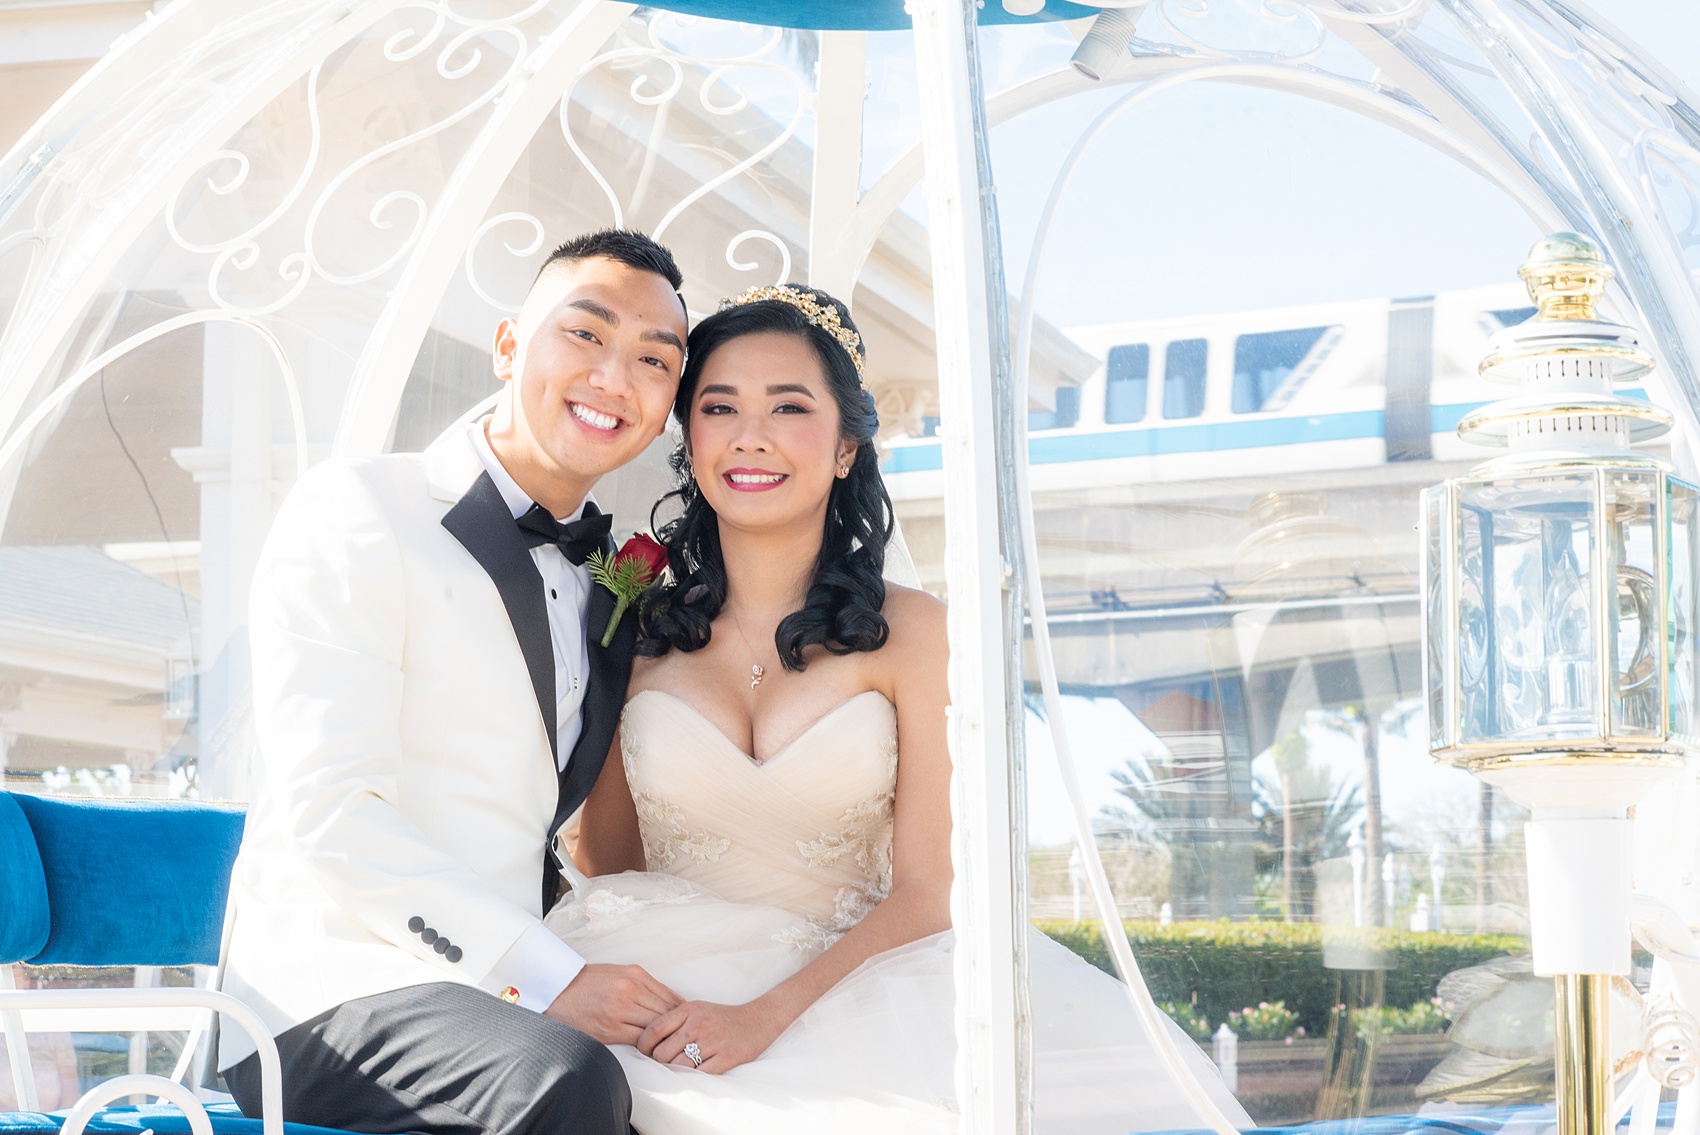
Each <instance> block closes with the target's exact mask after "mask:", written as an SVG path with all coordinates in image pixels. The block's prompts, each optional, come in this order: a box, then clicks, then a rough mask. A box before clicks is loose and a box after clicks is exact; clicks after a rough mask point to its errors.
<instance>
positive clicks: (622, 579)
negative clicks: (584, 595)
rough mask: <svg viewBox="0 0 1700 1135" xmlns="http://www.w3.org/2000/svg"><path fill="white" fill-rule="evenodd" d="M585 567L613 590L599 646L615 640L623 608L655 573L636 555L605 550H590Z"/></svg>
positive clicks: (598, 580) (630, 602)
mask: <svg viewBox="0 0 1700 1135" xmlns="http://www.w3.org/2000/svg"><path fill="white" fill-rule="evenodd" d="M584 566H585V567H587V568H589V569H590V578H591V579H593V580H595V581H596V582H597V583H600V584H601V585H602V586H603V587H606V588H607V589H608V590H609V591H612V592H613V593H614V613H613V614H612V615H611V616H609V618H608V629H607V630H605V631H603V632H602V645H603V646H604V647H606V646H607V645H608V644H609V643H611V642H613V641H614V631H615V628H617V627H618V626H619V625H620V619H621V617H622V616H624V615H625V613H626V608H628V607H630V606H631V605H632V604H633V603H635V602H637V599H638V596H640V595H642V594H643V593H644V589H645V588H647V587H648V586H649V585H650V584H651V583H653V582H654V581H655V572H654V571H652V570H651V569H650V567H649V565H648V564H646V563H644V562H643V561H642V560H639V559H638V558H636V557H635V556H619V555H613V556H610V555H608V554H607V553H605V552H592V553H590V557H589V558H588V559H587V560H585V561H584Z"/></svg>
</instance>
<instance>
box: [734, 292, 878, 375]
mask: <svg viewBox="0 0 1700 1135" xmlns="http://www.w3.org/2000/svg"><path fill="white" fill-rule="evenodd" d="M763 300H778V301H779V302H780V303H787V304H790V305H791V306H792V307H794V308H796V309H797V310H798V311H800V312H802V313H803V318H804V319H807V320H808V321H809V323H810V324H812V325H813V326H815V327H819V328H820V329H821V330H822V331H825V332H826V333H827V334H828V335H831V336H832V338H833V340H834V341H835V342H837V344H838V345H839V346H840V347H843V348H844V353H845V354H847V355H849V356H850V361H851V362H852V363H855V364H856V377H857V378H858V379H860V380H861V382H862V384H863V385H864V386H865V385H867V381H868V376H867V373H866V372H865V371H864V370H863V369H862V337H861V336H860V335H858V334H856V333H855V332H854V331H852V330H850V328H848V327H846V326H844V324H843V322H842V321H840V319H839V318H838V309H837V308H835V307H828V306H827V305H825V304H823V303H820V302H819V301H818V300H816V299H815V297H813V296H811V295H809V294H808V293H807V292H804V291H800V290H799V289H797V288H793V287H790V286H789V285H786V284H779V285H772V284H770V285H768V286H767V287H763V288H751V289H750V290H749V291H747V292H745V293H744V294H743V295H741V296H739V297H737V298H736V299H729V300H721V301H720V310H721V311H725V310H726V309H727V308H732V307H743V306H744V305H745V304H747V303H760V302H762V301H763Z"/></svg>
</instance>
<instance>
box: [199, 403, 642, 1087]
mask: <svg viewBox="0 0 1700 1135" xmlns="http://www.w3.org/2000/svg"><path fill="white" fill-rule="evenodd" d="M609 546H610V547H612V544H611V542H610V545H609ZM612 608H613V599H612V596H611V594H610V593H609V592H608V591H607V590H606V589H605V588H601V587H593V588H592V590H591V598H590V601H589V605H588V611H587V613H586V618H585V626H586V628H589V629H592V630H594V631H595V632H596V633H592V634H590V636H589V639H590V642H589V652H590V662H591V665H590V674H589V685H588V687H587V689H586V693H585V699H584V708H583V711H582V712H583V714H584V719H583V732H582V734H581V736H580V738H579V741H578V743H577V745H575V747H574V749H573V753H572V759H571V760H570V762H569V763H568V765H567V770H566V772H565V773H564V774H561V775H557V773H556V759H555V754H554V744H555V674H554V656H553V652H552V648H551V645H550V640H549V624H548V615H547V612H546V609H545V605H544V599H543V583H542V579H541V577H539V575H538V573H537V569H536V566H535V563H534V562H533V560H532V557H531V553H530V550H529V547H528V545H527V544H526V542H525V540H524V537H523V535H522V534H521V532H520V530H519V528H518V527H517V526H516V525H515V524H514V521H513V516H512V514H511V513H510V512H509V511H508V507H507V505H506V504H505V503H504V502H503V500H502V498H501V495H500V493H499V492H498V491H497V490H496V487H495V485H494V484H493V483H492V482H491V481H490V478H489V475H488V474H487V473H485V471H484V468H483V466H482V464H481V463H480V462H479V459H478V455H477V453H476V451H475V450H474V449H473V447H472V443H471V442H470V440H468V438H467V437H466V435H465V426H464V425H461V426H457V427H455V428H454V429H451V430H450V431H449V432H448V433H446V434H444V435H443V436H442V437H441V438H439V439H437V441H436V442H434V443H433V444H432V445H431V447H430V448H429V449H428V450H427V451H426V452H425V453H423V454H395V455H390V456H385V457H377V458H371V459H367V460H360V461H329V462H326V463H324V464H322V465H319V466H317V467H316V468H314V469H313V470H311V471H310V472H309V473H308V474H307V475H306V476H305V477H303V478H302V479H301V482H300V483H299V484H298V485H297V486H296V487H295V489H294V490H293V491H292V492H291V493H290V495H289V497H288V499H287V500H286V501H285V502H284V505H283V508H282V509H281V511H280V512H279V514H278V518H277V521H276V523H275V524H274V525H273V527H272V530H271V534H270V535H269V537H268V538H267V540H266V545H265V549H264V551H263V552H262V553H261V556H260V562H259V565H258V568H257V570H256V574H255V579H254V590H253V604H252V610H251V616H250V623H249V628H250V634H251V642H252V651H253V675H254V726H255V735H256V745H257V755H256V758H255V759H256V762H257V764H256V769H255V773H256V776H255V781H256V785H257V789H256V792H255V799H254V802H253V807H252V809H251V811H250V814H249V818H248V826H247V831H246V834H245V836H244V838H243V842H242V851H241V854H240V856H239V857H238V859H237V862H236V868H235V872H234V875H233V878H232V881H231V902H232V905H233V918H234V922H233V927H232V932H231V940H230V948H229V952H228V956H227V962H226V969H225V974H224V978H223V987H224V988H225V989H226V990H227V991H228V992H230V993H232V994H234V995H235V996H236V997H238V998H240V999H241V1000H243V1001H245V1002H246V1003H247V1004H249V1005H251V1006H252V1007H253V1008H254V1009H255V1010H256V1011H257V1012H258V1013H259V1014H260V1016H261V1017H262V1018H263V1019H264V1020H265V1022H266V1024H267V1026H268V1027H269V1028H270V1029H271V1031H272V1033H273V1035H276V1034H277V1033H280V1032H282V1031H284V1030H285V1029H288V1028H290V1027H291V1026H293V1025H297V1024H300V1023H301V1022H303V1021H306V1020H308V1019H310V1018H312V1017H314V1016H316V1015H318V1014H319V1013H321V1012H323V1011H324V1010H326V1009H329V1008H331V1007H333V1006H335V1005H338V1004H341V1003H342V1002H344V1001H349V1000H352V999H354V998H357V997H365V996H369V995H371V994H375V993H381V992H385V991H388V990H392V989H399V988H402V987H404V986H408V985H419V984H424V983H428V982H439V981H456V982H461V983H464V984H469V985H480V984H483V982H484V979H485V977H486V976H487V975H488V974H489V972H490V970H491V969H492V967H494V966H495V964H496V963H497V962H498V961H499V960H500V959H501V958H502V956H503V955H504V954H505V953H507V951H508V949H509V947H511V946H513V945H514V943H515V942H516V941H517V940H518V939H519V937H520V936H521V935H522V934H523V933H525V932H526V931H527V930H528V929H529V928H531V927H532V926H534V925H536V924H537V922H538V920H539V918H540V916H541V915H542V914H543V913H545V911H544V907H545V906H546V905H547V904H548V903H550V902H552V901H553V899H554V887H555V881H556V879H557V877H558V876H557V874H556V872H555V870H554V866H555V865H554V864H553V863H552V862H550V861H549V860H548V859H547V854H548V848H549V846H550V844H551V841H552V839H553V836H554V834H555V832H556V830H557V829H558V828H559V826H560V825H561V823H562V822H563V821H564V820H565V819H566V817H567V816H568V815H569V814H570V813H571V812H572V811H573V809H575V808H576V807H577V806H578V805H579V804H580V803H581V802H582V801H583V800H584V797H585V795H586V794H587V793H588V792H589V791H590V787H591V785H592V784H594V783H595V780H596V775H597V773H598V772H600V770H601V767H602V763H603V760H604V758H605V757H606V756H607V752H608V746H609V743H610V741H611V740H612V737H613V732H614V727H615V724H616V722H617V720H618V717H619V712H620V705H621V702H622V701H623V700H624V697H625V689H626V680H627V677H628V675H629V673H630V667H631V645H632V637H633V631H632V627H633V625H634V624H635V623H636V620H635V619H629V618H628V619H624V620H622V625H621V627H620V631H619V634H617V635H616V637H615V639H614V641H613V643H612V644H611V645H610V646H609V647H608V648H607V649H604V648H602V647H601V645H600V643H599V642H598V639H599V638H600V630H601V628H602V627H603V626H605V625H606V623H607V619H608V615H609V613H610V612H611V611H612ZM540 884H541V885H540ZM427 930H430V931H434V932H435V933H434V934H428V933H426V931H427ZM427 938H432V939H434V940H433V941H432V942H430V943H429V944H428V943H427V941H426V939H427ZM445 943H446V944H445ZM253 1050H254V1049H253V1044H252V1042H251V1041H249V1040H248V1038H247V1037H246V1036H244V1035H243V1033H242V1031H241V1030H240V1029H236V1028H226V1029H224V1030H223V1034H222V1037H221V1045H220V1060H219V1065H220V1067H228V1066H230V1065H231V1064H233V1063H235V1062H236V1061H238V1060H241V1059H243V1058H244V1057H246V1056H247V1055H249V1054H250V1053H251V1052H253Z"/></svg>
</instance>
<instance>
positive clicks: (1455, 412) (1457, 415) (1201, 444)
mask: <svg viewBox="0 0 1700 1135" xmlns="http://www.w3.org/2000/svg"><path fill="white" fill-rule="evenodd" d="M1622 393H1624V394H1627V395H1629V396H1630V397H1634V398H1645V397H1646V395H1645V393H1644V392H1643V391H1641V390H1639V389H1636V390H1624V391H1622ZM1487 404H1488V403H1487V402H1486V401H1482V402H1453V403H1449V404H1447V405H1443V406H1433V407H1430V409H1429V432H1430V433H1437V434H1440V433H1451V432H1452V431H1453V430H1455V429H1457V428H1458V423H1459V422H1460V421H1462V420H1463V419H1464V415H1465V414H1468V413H1469V412H1470V411H1471V410H1474V409H1476V408H1478V407H1480V406H1486V405H1487ZM1384 428H1385V422H1384V420H1383V415H1382V412H1381V411H1380V410H1355V411H1352V412H1350V413H1345V414H1311V415H1307V416H1305V417H1302V418H1301V417H1297V416H1294V417H1290V418H1247V419H1243V420H1240V421H1227V422H1199V423H1197V424H1194V425H1176V426H1158V427H1155V428H1148V429H1131V430H1126V429H1124V430H1101V431H1094V432H1090V433H1087V432H1080V433H1076V432H1073V431H1066V432H1065V431H1061V430H1059V431H1057V432H1056V433H1044V434H1040V435H1038V436H1036V437H1030V438H1028V440H1027V460H1028V463H1029V464H1032V465H1059V464H1066V463H1068V462H1072V461H1113V460H1115V459H1117V458H1122V457H1162V456H1165V455H1167V454H1173V453H1212V452H1216V451H1219V450H1228V449H1262V448H1266V447H1269V446H1277V445H1303V444H1305V443H1307V442H1319V441H1364V440H1368V439H1370V438H1380V437H1382V436H1383V431H1384ZM881 468H882V469H883V470H884V471H885V472H886V473H930V472H933V471H935V470H938V469H942V468H944V451H943V450H942V449H940V447H939V443H938V442H936V441H933V442H927V443H924V444H921V445H905V446H901V447H898V448H894V449H893V450H892V451H891V455H890V456H889V457H887V458H886V459H885V463H884V464H883V465H882V466H881Z"/></svg>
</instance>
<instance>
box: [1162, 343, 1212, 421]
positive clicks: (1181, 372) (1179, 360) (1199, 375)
mask: <svg viewBox="0 0 1700 1135" xmlns="http://www.w3.org/2000/svg"><path fill="white" fill-rule="evenodd" d="M1208 349H1209V344H1208V343H1207V342H1205V341H1204V340H1203V339H1177V340H1176V341H1175V342H1173V343H1170V344H1169V349H1168V350H1167V351H1165V352H1164V354H1163V416H1164V417H1165V418H1196V417H1198V415H1200V414H1202V413H1204V364H1205V361H1206V359H1207V358H1208V353H1207V352H1208Z"/></svg>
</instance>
